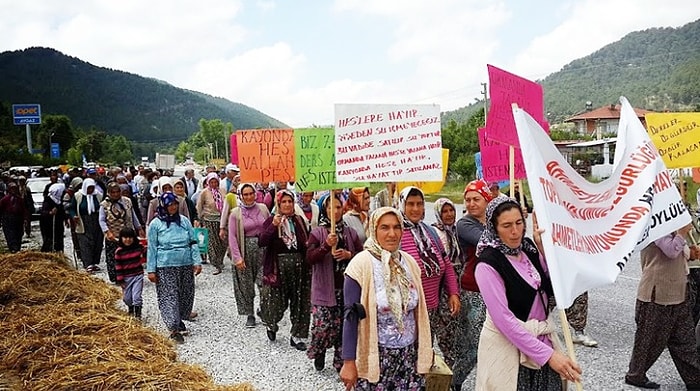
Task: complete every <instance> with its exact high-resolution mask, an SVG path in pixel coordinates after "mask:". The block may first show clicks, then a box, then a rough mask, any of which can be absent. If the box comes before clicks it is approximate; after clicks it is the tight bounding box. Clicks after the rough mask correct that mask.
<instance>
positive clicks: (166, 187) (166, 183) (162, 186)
mask: <svg viewBox="0 0 700 391" xmlns="http://www.w3.org/2000/svg"><path fill="white" fill-rule="evenodd" d="M153 185H154V187H156V190H155V193H156V198H154V199H152V200H151V203H150V204H149V205H148V216H147V217H146V225H148V224H150V223H151V221H153V219H154V218H155V217H156V215H157V214H158V207H159V200H158V196H160V195H161V194H163V193H167V192H170V193H174V192H173V190H174V189H173V180H172V179H171V178H170V177H167V176H162V177H160V178H158V179H157V180H156V181H154V182H153ZM156 185H157V186H156ZM178 205H179V207H180V209H179V210H178V213H179V214H180V215H181V216H185V217H187V218H188V219H189V218H190V211H189V210H188V209H187V203H186V202H180V200H178ZM190 221H191V220H190Z"/></svg>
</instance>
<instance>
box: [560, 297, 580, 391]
mask: <svg viewBox="0 0 700 391" xmlns="http://www.w3.org/2000/svg"><path fill="white" fill-rule="evenodd" d="M559 320H560V322H561V331H562V333H563V334H564V341H565V342H566V352H567V353H568V355H569V358H570V359H571V361H573V362H575V363H578V361H576V351H574V341H573V339H571V329H570V328H569V320H568V319H567V318H566V310H564V309H560V310H559ZM576 390H578V391H583V384H581V382H580V381H577V382H576Z"/></svg>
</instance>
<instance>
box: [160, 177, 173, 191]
mask: <svg viewBox="0 0 700 391" xmlns="http://www.w3.org/2000/svg"><path fill="white" fill-rule="evenodd" d="M170 181H171V179H170V177H169V176H162V177H160V178H158V195H161V194H163V185H170V186H172V183H171V182H170Z"/></svg>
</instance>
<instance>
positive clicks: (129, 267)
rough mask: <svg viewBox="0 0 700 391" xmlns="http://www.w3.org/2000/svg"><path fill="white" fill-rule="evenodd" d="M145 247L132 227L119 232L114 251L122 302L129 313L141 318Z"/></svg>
mask: <svg viewBox="0 0 700 391" xmlns="http://www.w3.org/2000/svg"><path fill="white" fill-rule="evenodd" d="M145 257H146V248H145V247H143V246H142V245H141V244H140V243H139V240H138V238H137V237H136V232H135V231H134V230H133V229H132V228H124V229H122V230H121V231H120V232H119V247H117V250H116V251H115V252H114V262H115V266H116V270H117V284H119V286H121V287H122V292H123V300H124V303H125V304H126V305H127V306H128V307H129V315H133V316H134V317H135V318H137V319H141V308H142V303H143V301H142V299H141V293H142V292H143V264H144V263H145Z"/></svg>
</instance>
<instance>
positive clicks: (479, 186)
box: [462, 179, 493, 202]
mask: <svg viewBox="0 0 700 391" xmlns="http://www.w3.org/2000/svg"><path fill="white" fill-rule="evenodd" d="M468 191H475V192H477V193H479V194H481V196H482V197H484V199H485V200H486V202H490V201H491V200H492V199H493V197H492V196H491V191H490V190H489V184H488V183H486V181H484V180H482V179H477V180H475V181H471V182H469V183H468V184H467V187H465V188H464V193H462V194H463V195H464V194H467V192H468Z"/></svg>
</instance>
